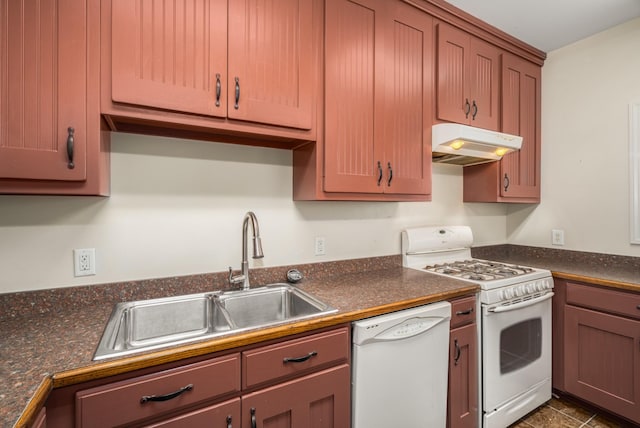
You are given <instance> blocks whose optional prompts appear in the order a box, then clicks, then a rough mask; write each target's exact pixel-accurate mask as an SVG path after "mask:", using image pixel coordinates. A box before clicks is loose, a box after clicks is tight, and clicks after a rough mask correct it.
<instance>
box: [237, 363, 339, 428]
mask: <svg viewBox="0 0 640 428" xmlns="http://www.w3.org/2000/svg"><path fill="white" fill-rule="evenodd" d="M350 388H351V371H350V369H349V366H348V365H347V364H342V365H340V366H338V367H333V368H331V369H328V370H324V371H321V372H318V373H314V374H311V375H308V376H304V377H302V378H300V379H295V380H292V381H289V382H285V383H283V384H280V385H276V386H273V387H271V388H266V389H263V390H260V391H257V392H255V393H253V394H248V395H246V396H243V397H242V426H243V427H246V428H253V427H256V426H257V427H270V428H271V427H273V428H313V427H327V428H329V427H348V426H349V425H350V422H351V413H350V408H351V402H350V396H351V394H350ZM253 421H256V423H253Z"/></svg>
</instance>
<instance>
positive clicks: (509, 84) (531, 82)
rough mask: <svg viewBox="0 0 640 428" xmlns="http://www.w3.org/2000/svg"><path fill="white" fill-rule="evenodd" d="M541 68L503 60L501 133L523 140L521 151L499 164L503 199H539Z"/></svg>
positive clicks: (511, 60) (518, 60)
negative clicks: (516, 136) (517, 136)
mask: <svg viewBox="0 0 640 428" xmlns="http://www.w3.org/2000/svg"><path fill="white" fill-rule="evenodd" d="M540 77H541V71H540V67H538V66H537V65H535V64H532V63H529V62H527V61H524V60H521V59H518V58H516V57H514V56H512V55H509V54H504V55H503V58H502V130H503V132H506V133H508V134H515V135H520V136H522V137H523V141H522V148H521V149H520V151H517V152H514V153H510V154H508V155H506V156H504V157H503V158H502V160H501V164H500V170H501V173H500V178H501V181H502V183H501V185H500V194H501V196H502V197H504V198H509V197H512V198H537V199H538V200H539V198H540V157H541V154H540V140H541V137H540V129H541V126H540V110H541V108H540V100H541V89H540V88H541V86H540V84H541V82H540Z"/></svg>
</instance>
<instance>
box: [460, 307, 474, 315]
mask: <svg viewBox="0 0 640 428" xmlns="http://www.w3.org/2000/svg"><path fill="white" fill-rule="evenodd" d="M471 313H473V308H469V309H467V310H466V311H458V312H456V315H469V314H471Z"/></svg>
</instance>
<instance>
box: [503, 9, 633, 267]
mask: <svg viewBox="0 0 640 428" xmlns="http://www.w3.org/2000/svg"><path fill="white" fill-rule="evenodd" d="M542 100H543V102H542V143H543V152H542V203H541V204H540V205H539V206H534V207H532V206H513V207H509V208H508V216H507V234H508V241H509V242H510V243H514V244H525V245H534V246H543V247H552V245H551V229H562V230H564V232H565V243H566V245H565V246H564V247H562V248H565V249H571V250H579V251H589V252H602V253H613V254H622V255H630V256H640V246H639V245H631V244H630V243H629V241H630V231H629V230H630V227H629V224H630V221H629V210H630V208H629V200H630V196H629V195H630V190H629V189H630V178H629V138H628V133H629V110H628V109H629V103H631V102H633V101H635V102H638V101H640V19H635V20H633V21H630V22H628V23H625V24H622V25H620V26H617V27H614V28H613V29H610V30H608V31H605V32H602V33H600V34H597V35H595V36H593V37H590V38H587V39H584V40H581V41H579V42H577V43H574V44H572V45H569V46H566V47H564V48H561V49H558V50H556V51H553V52H551V53H550V54H549V55H548V57H547V61H546V62H545V65H544V68H543V76H542Z"/></svg>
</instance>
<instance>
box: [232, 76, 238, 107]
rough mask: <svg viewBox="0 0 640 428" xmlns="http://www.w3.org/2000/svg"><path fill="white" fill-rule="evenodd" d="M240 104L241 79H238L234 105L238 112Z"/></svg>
mask: <svg viewBox="0 0 640 428" xmlns="http://www.w3.org/2000/svg"><path fill="white" fill-rule="evenodd" d="M239 103H240V78H239V77H236V103H235V104H234V106H233V108H235V109H236V110H238V109H239V108H240V105H239Z"/></svg>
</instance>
